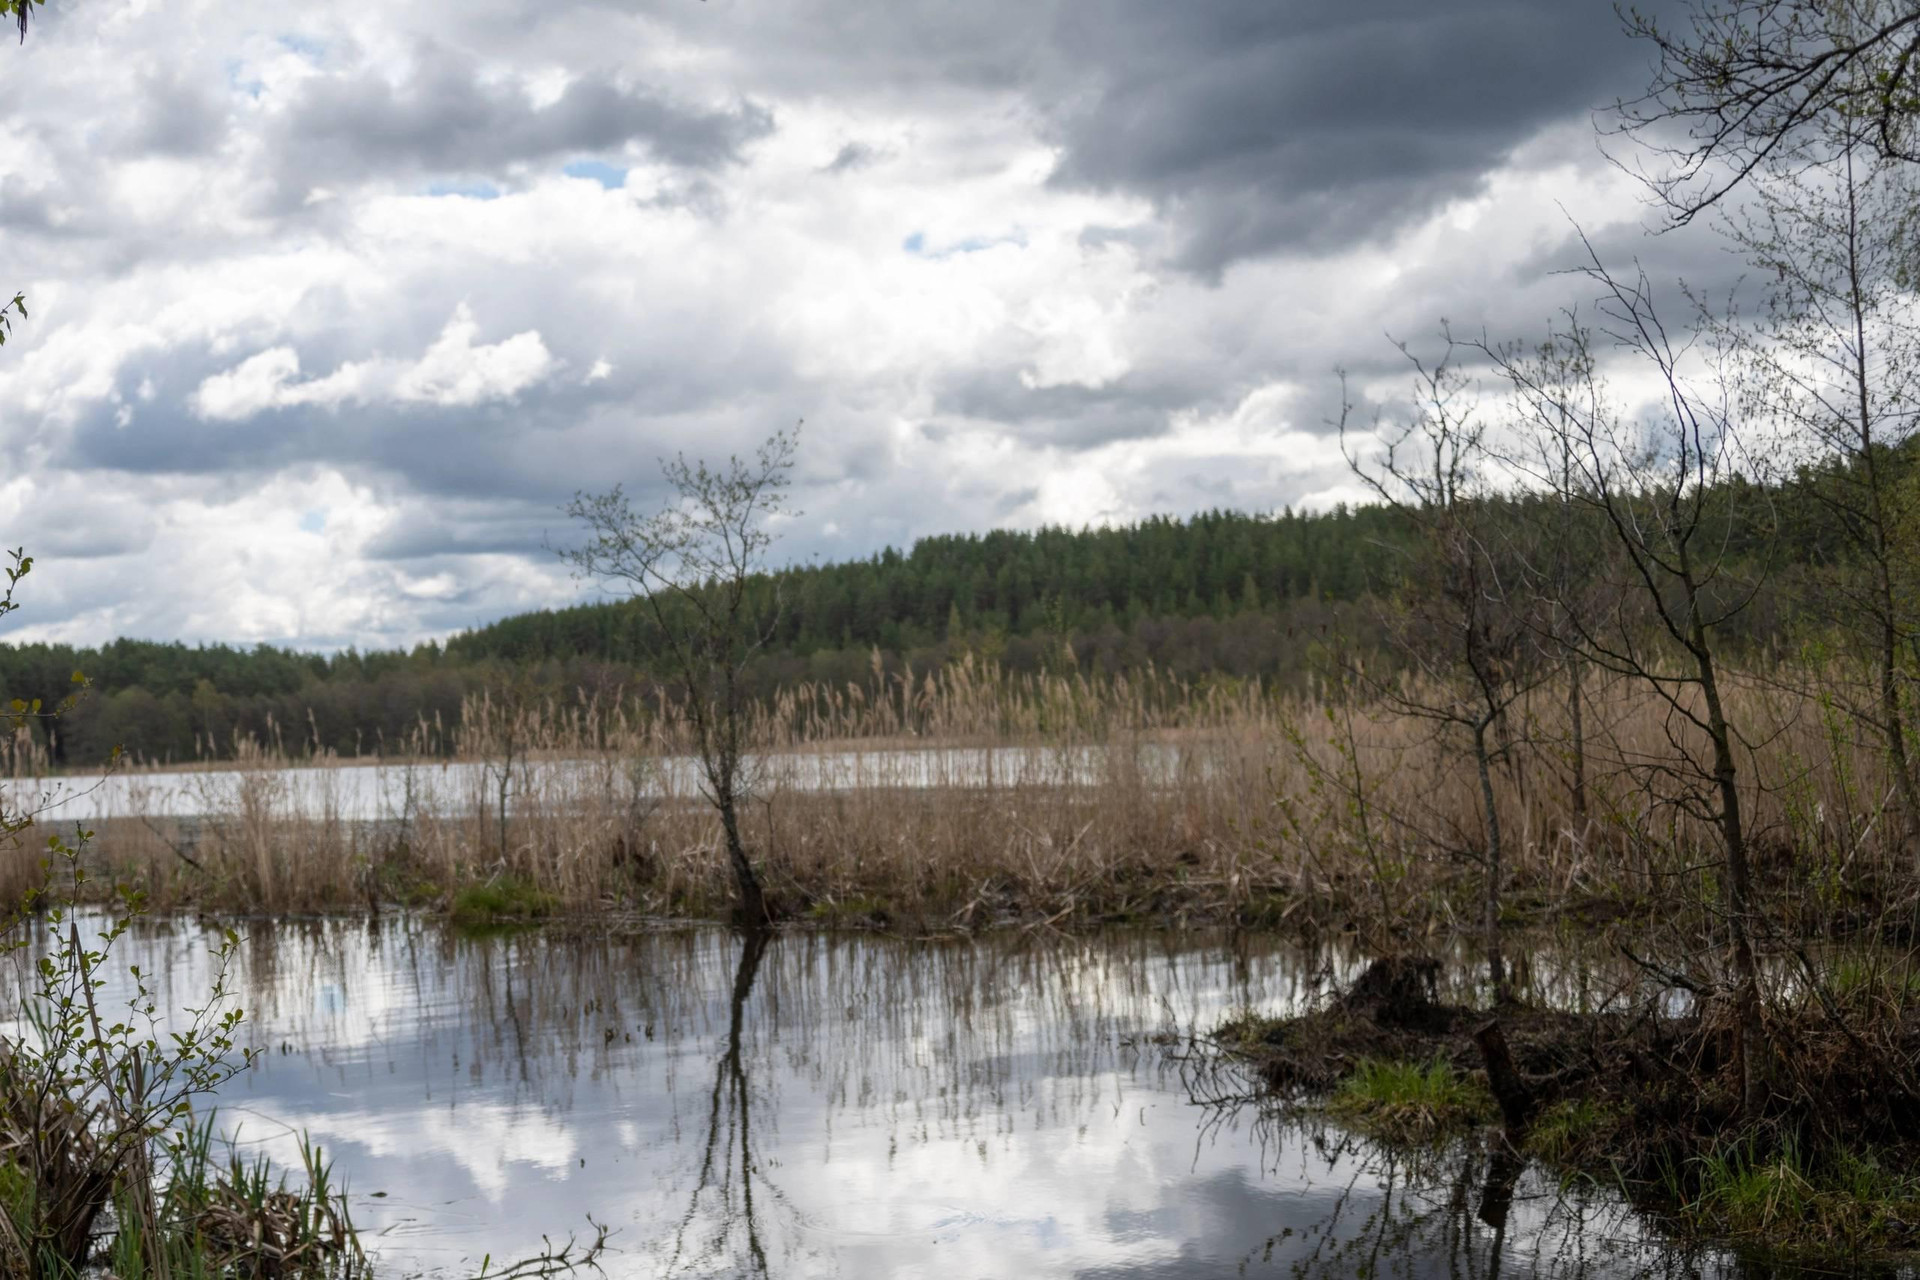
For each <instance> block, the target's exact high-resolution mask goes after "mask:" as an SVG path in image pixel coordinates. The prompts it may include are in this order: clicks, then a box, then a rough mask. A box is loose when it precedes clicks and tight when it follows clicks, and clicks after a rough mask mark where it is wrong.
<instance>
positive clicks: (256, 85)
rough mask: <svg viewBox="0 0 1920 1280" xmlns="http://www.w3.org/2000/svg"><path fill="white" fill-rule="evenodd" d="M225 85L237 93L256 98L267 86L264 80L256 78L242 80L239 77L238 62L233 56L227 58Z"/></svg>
mask: <svg viewBox="0 0 1920 1280" xmlns="http://www.w3.org/2000/svg"><path fill="white" fill-rule="evenodd" d="M227 87H228V88H229V89H232V90H234V91H235V92H237V93H244V94H246V95H247V96H248V97H249V98H257V97H259V96H260V95H261V94H263V93H265V92H266V91H267V86H266V83H265V82H264V81H261V80H258V79H254V80H242V79H241V78H240V62H239V60H238V59H235V58H229V59H228V60H227Z"/></svg>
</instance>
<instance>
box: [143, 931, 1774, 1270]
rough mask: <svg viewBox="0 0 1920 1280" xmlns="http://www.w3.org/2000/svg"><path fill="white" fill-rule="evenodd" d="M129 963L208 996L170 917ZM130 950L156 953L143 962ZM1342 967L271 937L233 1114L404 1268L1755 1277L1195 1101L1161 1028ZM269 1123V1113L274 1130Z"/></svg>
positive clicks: (1513, 1182) (699, 935)
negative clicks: (306, 1147) (487, 1265)
mask: <svg viewBox="0 0 1920 1280" xmlns="http://www.w3.org/2000/svg"><path fill="white" fill-rule="evenodd" d="M132 941H133V947H134V949H133V950H131V951H129V953H128V956H127V958H128V959H131V960H134V961H135V962H137V963H140V964H141V965H142V966H143V967H144V968H147V969H149V970H150V971H151V972H155V973H161V974H164V975H166V981H168V982H170V983H171V984H172V987H171V993H172V994H173V995H174V998H176V999H185V998H188V997H189V996H190V995H191V993H192V992H193V991H194V990H195V989H196V988H195V982H196V981H197V980H198V978H199V977H200V976H201V974H202V973H203V972H204V968H205V963H206V961H205V942H206V938H205V935H204V933H203V931H202V930H201V929H200V928H199V927H198V926H196V925H192V924H187V923H184V922H181V923H175V924H173V925H170V926H165V927H160V928H156V929H153V930H151V931H149V932H147V933H145V934H143V935H142V936H140V937H139V938H137V939H134V940H132ZM135 952H138V954H135ZM1355 961H1356V958H1355V957H1353V956H1351V955H1346V954H1339V953H1319V954H1309V953H1305V952H1301V951H1298V950H1294V949H1291V948H1288V947H1285V946H1282V945H1280V944H1278V943H1275V942H1268V941H1262V940H1258V939H1246V938H1242V939H1239V940H1227V939H1207V938H1200V939H1196V938H1194V937H1193V936H1192V935H1187V936H1178V935H1167V934H1103V935H1097V936H1092V937H1076V938H1062V937H1059V936H1057V935H1056V936H1052V937H1050V938H1049V937H1041V936H1037V935H1019V934H1004V935H997V936H991V935H990V936H987V937H983V938H980V939H977V940H973V941H970V942H954V943H939V944H935V943H911V942H903V941H895V940H885V939H874V938H864V937H846V936H839V937H835V936H830V935H824V934H806V933H783V934H778V935H775V936H773V937H772V938H770V939H762V940H760V941H755V942H749V941H744V940H743V939H742V938H741V937H740V936H738V935H735V934H731V933H728V932H726V931H723V930H717V929H682V930H674V931H666V932H656V933H640V934H637V935H633V936H625V937H617V938H615V937H606V936H571V935H563V934H560V933H553V932H542V933H530V934H521V935H509V936H497V937H492V938H469V937H461V936H458V935H456V934H454V933H451V932H449V931H446V930H444V929H442V928H441V927H439V926H438V925H435V924H431V923H426V922H420V921H412V920H404V919H391V918H389V919H386V920H382V921H376V922H372V923H350V922H343V921H319V922H308V923H292V924H279V925H268V924H264V923H262V924H254V925H252V926H250V927H249V929H248V930H247V939H246V944H245V949H244V953H243V956H242V963H241V971H240V974H239V984H238V985H239V989H240V991H241V992H242V995H243V998H244V1000H245V1002H246V1005H247V1010H248V1017H249V1022H250V1024H251V1025H252V1028H253V1032H252V1034H253V1038H254V1042H255V1043H256V1044H259V1045H261V1046H262V1047H264V1048H265V1049H267V1053H266V1054H265V1055H263V1057H262V1059H261V1061H260V1063H259V1064H258V1066H257V1067H256V1068H255V1069H254V1070H252V1071H251V1072H249V1073H247V1074H246V1075H245V1076H243V1077H241V1078H240V1079H238V1080H236V1081H235V1082H234V1083H233V1084H232V1085H231V1086H229V1087H228V1089H227V1091H226V1095H225V1098H224V1099H223V1113H222V1114H223V1116H224V1118H225V1121H226V1125H227V1127H228V1128H233V1127H235V1126H237V1127H238V1128H239V1129H240V1133H241V1137H242V1139H243V1140H244V1141H248V1142H259V1143H262V1144H264V1145H266V1146H267V1147H268V1148H269V1149H270V1150H272V1151H273V1153H274V1154H275V1155H276V1156H282V1155H286V1154H288V1153H289V1152H290V1151H291V1143H292V1138H291V1134H292V1132H294V1131H297V1130H300V1129H305V1130H307V1131H308V1132H309V1133H310V1134H312V1135H313V1137H314V1139H315V1140H316V1141H318V1142H320V1143H322V1144H323V1145H324V1146H325V1147H327V1148H328V1149H329V1151H330V1153H331V1154H332V1155H333V1156H334V1158H335V1160H336V1162H337V1163H336V1169H337V1170H338V1171H340V1172H343V1173H345V1174H346V1175H347V1176H348V1177H349V1179H350V1181H351V1187H352V1193H353V1200H354V1208H355V1216H356V1218H357V1220H358V1221H360V1222H361V1224H362V1225H363V1227H364V1228H365V1230H366V1231H367V1234H368V1243H369V1245H370V1246H371V1247H372V1248H373V1249H374V1250H375V1251H376V1252H377V1254H378V1256H379V1258H380V1260H381V1261H382V1263H383V1264H385V1265H386V1267H387V1268H388V1269H389V1270H391V1271H393V1272H394V1273H396V1274H410V1273H414V1272H418V1271H427V1272H433V1273H442V1274H449V1275H453V1274H465V1273H468V1272H470V1271H471V1270H472V1269H473V1267H474V1266H475V1264H477V1262H478V1261H479V1260H480V1259H481V1258H482V1257H483V1256H484V1255H488V1254H490V1255H492V1257H493V1258H494V1259H496V1260H497V1259H500V1258H503V1257H516V1256H521V1255H524V1254H526V1253H530V1252H533V1251H535V1250H537V1249H538V1247H539V1245H540V1242H541V1236H542V1235H543V1234H546V1235H552V1236H554V1237H556V1238H564V1236H565V1235H566V1234H567V1233H569V1232H571V1231H580V1232H582V1233H585V1232H586V1230H587V1224H586V1215H587V1214H589V1213H591V1214H592V1215H593V1216H594V1217H595V1218H596V1219H597V1220H599V1221H601V1222H604V1223H607V1224H608V1225H610V1226H611V1227H612V1228H614V1229H615V1231H616V1233H617V1234H616V1235H615V1236H614V1237H613V1240H612V1244H613V1246H614V1247H615V1249H616V1250H618V1252H616V1253H614V1254H612V1255H610V1256H609V1257H608V1258H607V1259H606V1264H605V1265H606V1269H607V1271H608V1273H609V1274H611V1275H616V1276H621V1275H634V1276H654V1275H670V1274H671V1275H770V1276H835V1275H840V1276H912V1275H926V1276H976V1275H977V1276H1004V1275H1019V1276H1035V1277H1037V1276H1066V1275H1081V1276H1113V1277H1119V1276H1132V1277H1144V1276H1176V1275H1177V1276H1189V1275H1221V1276H1226V1275H1240V1274H1273V1275H1292V1274H1324V1275H1329V1276H1332V1275H1352V1274H1355V1273H1356V1268H1364V1269H1365V1270H1368V1271H1370V1272H1371V1273H1373V1274H1378V1275H1407V1276H1427V1275H1434V1276H1452V1275H1474V1276H1498V1275H1506V1276H1515V1275H1533V1274H1539V1275H1570V1276H1571V1275H1582V1276H1584V1275H1594V1276H1602V1275H1639V1274H1646V1273H1647V1272H1649V1271H1670V1272H1672V1273H1673V1274H1721V1273H1724V1274H1733V1273H1734V1272H1735V1271H1736V1270H1737V1269H1736V1268H1734V1266H1733V1264H1731V1263H1725V1262H1722V1261H1720V1260H1717V1259H1702V1258H1698V1257H1695V1258H1685V1257H1676V1256H1672V1255H1669V1254H1667V1253H1664V1252H1663V1251H1661V1250H1660V1249H1659V1248H1657V1247H1655V1246H1654V1245H1653V1244H1651V1243H1649V1242H1648V1241H1647V1240H1645V1239H1644V1238H1643V1235H1642V1232H1641V1231H1640V1230H1639V1229H1638V1228H1637V1226H1636V1224H1635V1221H1634V1219H1633V1218H1632V1216H1631V1215H1630V1214H1628V1213H1626V1212H1625V1211H1624V1210H1623V1209H1622V1208H1621V1207H1620V1206H1619V1205H1617V1204H1616V1203H1614V1202H1613V1201H1611V1200H1610V1199H1608V1198H1607V1197H1605V1196H1604V1195H1598V1194H1591V1195H1587V1196H1570V1195H1568V1194H1563V1193H1562V1192H1561V1191H1560V1190H1559V1189H1558V1188H1557V1187H1555V1186H1553V1185H1552V1184H1550V1183H1547V1182H1545V1181H1544V1180H1543V1179H1541V1178H1540V1177H1539V1175H1538V1174H1536V1173H1532V1172H1521V1171H1518V1170H1515V1169H1511V1168H1508V1169H1500V1168H1492V1169H1490V1168H1489V1167H1488V1161H1487V1158H1486V1156H1485V1155H1484V1154H1483V1153H1482V1152H1481V1151H1480V1150H1479V1149H1478V1148H1463V1149H1461V1150H1458V1151H1454V1152H1439V1153H1430V1154H1428V1155H1425V1156H1422V1157H1420V1158H1418V1159H1409V1158H1407V1157H1405V1156H1397V1155H1394V1154H1391V1153H1387V1152H1382V1151H1379V1150H1377V1149H1373V1148H1370V1147H1368V1146H1366V1145H1365V1144H1361V1143H1357V1142H1355V1141H1354V1140H1352V1139H1350V1138H1348V1137H1345V1136H1344V1135H1342V1134H1340V1133H1338V1132H1337V1131H1329V1130H1322V1129H1314V1128H1310V1127H1309V1128H1302V1127H1301V1126H1299V1125H1298V1124H1296V1123H1292V1122H1286V1121H1275V1120H1274V1119H1272V1118H1271V1117H1268V1118H1262V1117H1261V1116H1260V1114H1259V1113H1258V1112H1256V1111H1254V1110H1251V1109H1234V1108H1227V1109H1221V1108H1214V1107H1205V1106H1200V1105H1196V1102H1195V1099H1194V1094H1193V1091H1192V1090H1191V1088H1190V1084H1191V1081H1190V1080H1189V1078H1188V1071H1189V1064H1188V1063H1186V1062H1185V1061H1183V1059H1182V1055H1181V1053H1180V1052H1179V1051H1178V1046H1175V1047H1174V1048H1173V1049H1169V1048H1167V1047H1165V1046H1162V1045H1160V1044H1156V1043H1154V1042H1153V1037H1154V1036H1155V1034H1156V1033H1158V1032H1162V1031H1165V1030H1167V1029H1170V1028H1175V1027H1178V1028H1181V1029H1188V1028H1194V1027H1200V1028H1205V1027H1209V1026H1212V1025H1214V1024H1215V1023H1216V1022H1217V1021H1218V1020H1219V1018H1220V1017H1221V1016H1223V1015H1224V1014H1225V1013H1227V1012H1228V1011H1230V1010H1233V1009H1236V1008H1240V1007H1244V1006H1248V1005H1252V1006H1256V1007H1259V1008H1261V1009H1264V1010H1269V1011H1273V1010H1281V1009H1285V1008H1288V1007H1290V1006H1298V1005H1299V1004H1300V1003H1301V1002H1303V1001H1305V1000H1307V999H1310V998H1312V997H1313V996H1314V994H1315V993H1316V992H1318V991H1320V990H1321V989H1323V987H1324V984H1326V983H1327V982H1329V981H1331V980H1333V979H1334V978H1336V977H1337V976H1339V975H1341V974H1344V973H1346V972H1348V971H1349V970H1350V967H1351V966H1352V965H1353V964H1354V963H1355ZM269 1117H270V1118H271V1121H269V1119H268V1118H269Z"/></svg>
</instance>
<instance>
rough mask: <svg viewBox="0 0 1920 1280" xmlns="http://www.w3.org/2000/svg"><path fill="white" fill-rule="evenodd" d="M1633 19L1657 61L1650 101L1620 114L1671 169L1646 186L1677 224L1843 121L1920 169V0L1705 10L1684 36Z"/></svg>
mask: <svg viewBox="0 0 1920 1280" xmlns="http://www.w3.org/2000/svg"><path fill="white" fill-rule="evenodd" d="M1621 17H1622V20H1623V21H1624V22H1625V24H1626V28H1627V31H1628V33H1629V34H1630V35H1633V36H1636V37H1638V38H1640V39H1642V40H1645V41H1647V42H1648V43H1650V44H1651V45H1652V46H1653V47H1654V49H1655V51H1656V54H1657V60H1656V64H1655V70H1654V74H1653V79H1652V83H1651V84H1650V85H1649V86H1648V89H1647V91H1646V93H1645V94H1643V95H1642V96H1641V97H1639V98H1637V99H1635V100H1633V101H1631V102H1625V103H1621V104H1620V107H1619V110H1620V114H1621V119H1622V123H1623V128H1624V130H1625V131H1626V132H1627V133H1630V134H1633V135H1635V136H1637V137H1638V138H1640V139H1641V140H1642V141H1643V142H1645V143H1647V144H1648V145H1650V146H1651V147H1652V148H1653V150H1654V152H1655V154H1656V155H1657V156H1659V157H1660V158H1661V159H1662V160H1664V161H1665V166H1664V169H1663V170H1662V171H1660V172H1656V173H1652V174H1648V175H1646V176H1647V180H1648V182H1649V185H1651V186H1652V188H1653V190H1654V192H1655V194H1656V195H1657V196H1658V197H1659V198H1660V199H1661V200H1662V201H1663V202H1664V203H1665V204H1666V205H1667V207H1668V209H1669V211H1670V212H1671V215H1672V217H1673V219H1674V221H1676V222H1679V223H1686V222H1690V221H1691V220H1692V219H1693V218H1695V217H1696V216H1698V215H1699V214H1700V213H1701V211H1703V210H1705V209H1709V208H1712V207H1714V206H1716V205H1718V204H1719V203H1720V202H1721V201H1722V200H1723V199H1724V198H1725V197H1726V196H1727V194H1728V193H1729V192H1731V191H1733V190H1734V189H1736V188H1738V187H1740V186H1741V185H1742V184H1744V183H1746V182H1747V181H1748V179H1749V178H1751V177H1752V176H1753V175H1754V174H1755V173H1756V172H1758V171H1760V170H1761V169H1763V168H1764V167H1765V166H1766V165H1768V164H1770V163H1773V162H1776V161H1778V160H1780V159H1782V158H1784V157H1786V156H1788V155H1791V154H1792V152H1793V151H1794V150H1795V149H1796V148H1797V147H1798V146H1799V145H1801V143H1802V142H1803V141H1804V140H1805V139H1806V137H1807V135H1808V134H1809V133H1812V132H1817V131H1818V130H1819V129H1821V128H1824V127H1825V126H1827V125H1829V124H1831V123H1832V122H1833V121H1835V120H1840V119H1845V120H1851V121H1855V122H1858V123H1859V124H1861V125H1862V126H1864V127H1865V131H1866V136H1867V138H1868V139H1870V141H1871V143H1872V145H1873V146H1874V147H1875V149H1876V150H1877V151H1878V152H1879V154H1881V155H1882V156H1886V157H1890V158H1895V159H1901V160H1915V159H1920V144H1916V141H1915V135H1914V132H1913V123H1914V120H1915V118H1916V116H1920V5H1916V4H1914V3H1913V0H1694V4H1693V6H1692V11H1691V14H1690V18H1689V20H1688V21H1687V22H1686V23H1685V24H1684V25H1682V26H1672V25H1666V24H1662V23H1661V22H1660V21H1659V20H1657V19H1656V18H1654V17H1652V16H1650V15H1648V14H1644V13H1642V12H1640V11H1639V10H1638V9H1635V8H1631V7H1623V8H1622V9H1621ZM1676 135H1677V136H1676Z"/></svg>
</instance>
